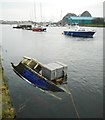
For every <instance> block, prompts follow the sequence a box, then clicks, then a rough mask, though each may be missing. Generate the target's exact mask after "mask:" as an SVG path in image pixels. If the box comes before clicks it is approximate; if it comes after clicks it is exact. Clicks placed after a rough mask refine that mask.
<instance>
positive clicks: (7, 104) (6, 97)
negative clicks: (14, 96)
mask: <svg viewBox="0 0 105 120" xmlns="http://www.w3.org/2000/svg"><path fill="white" fill-rule="evenodd" d="M0 77H1V78H2V79H1V80H2V82H1V83H2V84H1V86H0V89H1V91H2V95H1V106H2V113H1V114H2V119H6V118H12V119H14V118H15V117H16V113H15V109H14V107H13V105H12V102H11V98H10V92H9V88H8V85H7V81H6V78H5V74H4V70H3V68H2V65H1V63H0Z"/></svg>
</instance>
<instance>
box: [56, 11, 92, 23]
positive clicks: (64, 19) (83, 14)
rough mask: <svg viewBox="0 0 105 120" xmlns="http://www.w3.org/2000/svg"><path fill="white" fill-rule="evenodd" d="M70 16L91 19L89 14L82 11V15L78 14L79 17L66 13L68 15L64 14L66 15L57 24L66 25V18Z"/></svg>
mask: <svg viewBox="0 0 105 120" xmlns="http://www.w3.org/2000/svg"><path fill="white" fill-rule="evenodd" d="M72 16H80V17H92V16H91V14H90V13H89V12H88V11H84V12H83V13H82V14H80V15H76V14H74V13H68V14H66V15H65V16H64V17H63V19H62V20H60V21H59V22H58V24H60V25H65V24H68V22H67V18H68V17H72Z"/></svg>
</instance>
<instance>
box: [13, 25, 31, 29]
mask: <svg viewBox="0 0 105 120" xmlns="http://www.w3.org/2000/svg"><path fill="white" fill-rule="evenodd" d="M13 28H17V29H26V30H32V25H25V24H24V25H17V26H13Z"/></svg>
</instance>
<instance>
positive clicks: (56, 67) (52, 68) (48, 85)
mask: <svg viewBox="0 0 105 120" xmlns="http://www.w3.org/2000/svg"><path fill="white" fill-rule="evenodd" d="M11 64H12V67H13V70H14V72H15V73H17V74H18V75H19V76H20V77H21V78H23V79H26V80H28V81H29V82H31V83H32V84H34V85H35V86H37V87H39V88H41V89H43V90H47V91H52V92H65V90H64V89H63V88H62V87H60V85H61V84H65V83H67V65H65V64H63V63H60V62H54V63H49V64H44V65H43V64H42V63H40V62H38V61H37V60H35V59H32V58H28V57H23V60H22V61H21V62H20V63H19V64H18V65H16V66H15V65H14V64H13V63H11Z"/></svg>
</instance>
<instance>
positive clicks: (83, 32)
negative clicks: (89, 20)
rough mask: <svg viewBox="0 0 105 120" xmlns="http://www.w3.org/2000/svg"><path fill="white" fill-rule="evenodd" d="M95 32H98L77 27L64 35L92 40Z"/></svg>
mask: <svg viewBox="0 0 105 120" xmlns="http://www.w3.org/2000/svg"><path fill="white" fill-rule="evenodd" d="M95 32H96V31H95V30H91V29H86V28H81V27H75V28H73V29H69V30H65V31H64V35H69V36H73V37H84V38H92V37H93V35H94V34H95Z"/></svg>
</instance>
